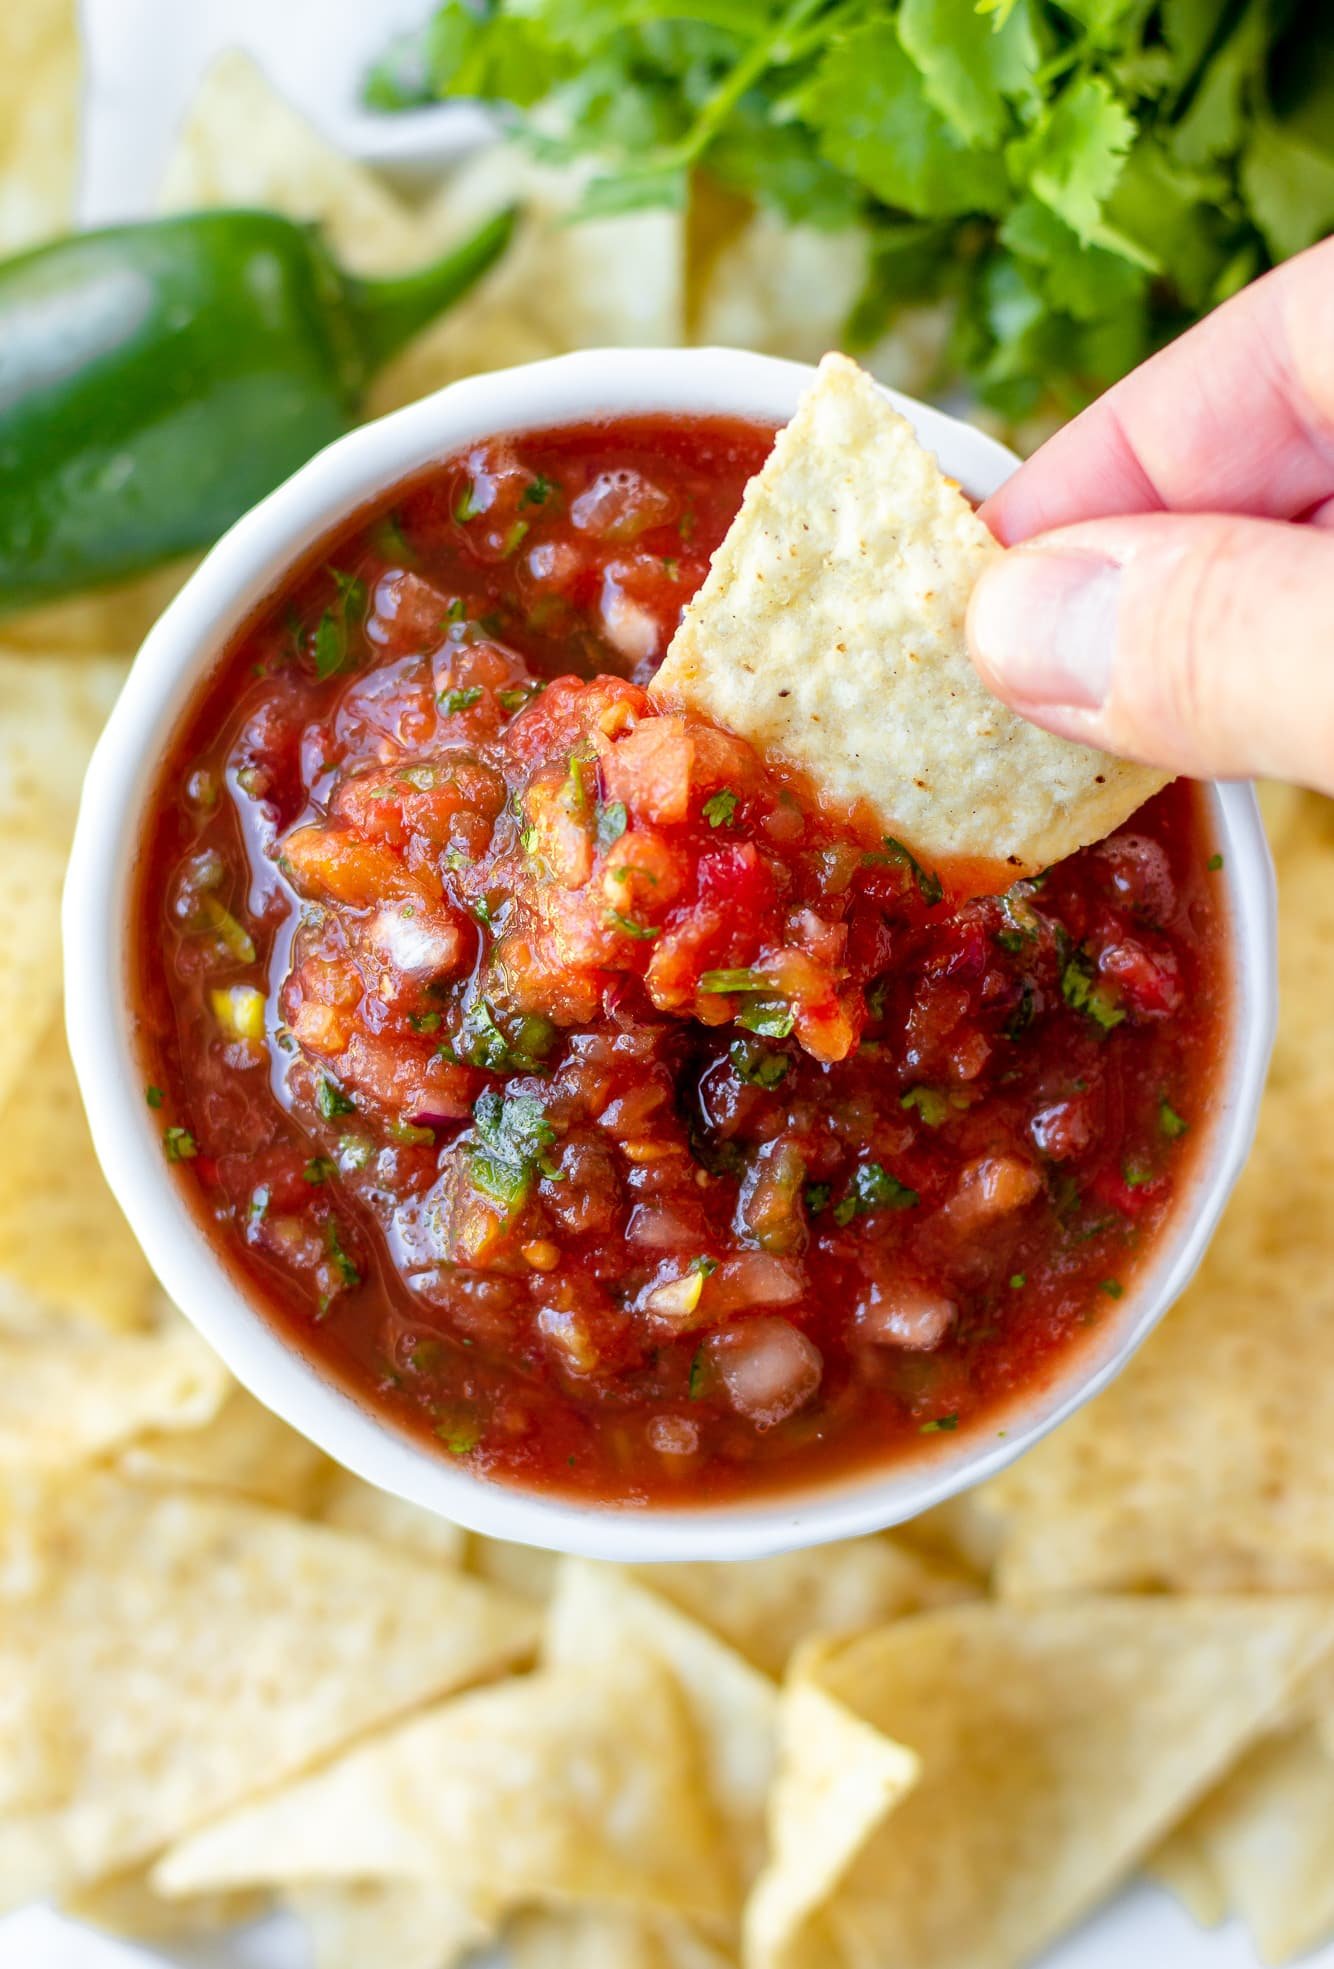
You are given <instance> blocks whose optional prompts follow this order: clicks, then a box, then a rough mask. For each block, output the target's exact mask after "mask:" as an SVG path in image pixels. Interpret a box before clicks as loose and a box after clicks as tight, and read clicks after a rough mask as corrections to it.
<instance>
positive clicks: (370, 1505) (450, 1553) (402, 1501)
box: [318, 1470, 506, 1586]
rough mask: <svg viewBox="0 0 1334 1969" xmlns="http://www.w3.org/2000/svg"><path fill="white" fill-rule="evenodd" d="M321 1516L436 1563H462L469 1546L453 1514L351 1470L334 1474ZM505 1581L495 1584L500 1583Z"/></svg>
mask: <svg viewBox="0 0 1334 1969" xmlns="http://www.w3.org/2000/svg"><path fill="white" fill-rule="evenodd" d="M318 1515H319V1517H320V1519H321V1520H322V1522H323V1523H324V1524H326V1525H337V1526H338V1528H339V1529H340V1531H355V1532H359V1533H360V1535H361V1536H362V1537H363V1538H369V1539H373V1540H374V1542H375V1543H376V1544H377V1545H392V1546H399V1547H401V1548H402V1550H403V1551H405V1552H413V1553H415V1554H416V1556H417V1557H418V1558H419V1559H430V1560H432V1561H434V1563H435V1564H437V1565H446V1566H458V1565H462V1563H463V1557H464V1553H465V1551H466V1549H467V1542H468V1541H467V1533H466V1532H463V1531H461V1530H460V1529H459V1527H458V1526H457V1525H455V1524H451V1523H450V1521H449V1519H448V1518H442V1517H441V1516H440V1515H439V1514H438V1512H435V1511H426V1510H423V1508H422V1506H421V1505H420V1504H409V1503H408V1501H407V1499H406V1498H403V1497H393V1496H391V1495H390V1493H389V1492H388V1491H386V1490H377V1489H376V1488H375V1486H374V1484H368V1483H363V1482H362V1480H361V1478H360V1477H354V1476H353V1475H352V1472H351V1471H350V1470H333V1471H331V1472H330V1473H329V1477H328V1481H327V1484H326V1486H325V1488H324V1490H323V1492H322V1494H321V1497H320V1506H319V1513H318ZM505 1583H506V1582H505V1581H504V1580H498V1581H497V1582H496V1584H497V1585H501V1586H503V1585H505Z"/></svg>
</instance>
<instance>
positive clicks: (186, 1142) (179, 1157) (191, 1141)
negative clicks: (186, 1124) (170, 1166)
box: [162, 1127, 199, 1162]
mask: <svg viewBox="0 0 1334 1969" xmlns="http://www.w3.org/2000/svg"><path fill="white" fill-rule="evenodd" d="M162 1147H163V1149H164V1150H165V1152H166V1157H167V1161H168V1162H189V1161H190V1160H191V1159H192V1158H193V1157H194V1156H197V1155H198V1154H199V1148H198V1145H197V1143H196V1141H195V1138H194V1136H193V1135H192V1134H191V1133H190V1131H189V1129H188V1128H176V1127H172V1128H164V1129H163V1131H162Z"/></svg>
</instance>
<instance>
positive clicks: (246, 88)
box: [158, 48, 431, 273]
mask: <svg viewBox="0 0 1334 1969" xmlns="http://www.w3.org/2000/svg"><path fill="white" fill-rule="evenodd" d="M158 205H159V208H160V210H162V211H163V212H193V211H198V210H200V209H201V208H202V207H206V206H214V205H236V206H264V207H267V208H268V209H269V210H270V211H274V212H282V213H285V214H286V215H287V217H288V218H292V219H309V220H311V221H313V222H314V223H315V224H317V225H318V226H320V227H321V229H322V230H323V233H324V236H325V238H326V240H327V241H328V243H329V245H330V247H331V248H332V249H333V251H334V253H335V254H336V255H337V257H338V259H339V260H340V262H341V263H342V264H343V265H344V266H347V267H350V268H353V269H354V270H355V271H356V272H358V273H393V272H396V271H397V270H399V269H401V268H404V267H410V266H413V265H415V264H416V263H417V262H419V261H423V260H426V259H427V258H428V257H429V255H430V251H431V248H430V246H429V244H428V242H427V241H426V240H424V239H423V237H422V232H421V228H420V226H419V224H418V222H417V220H416V219H415V217H414V216H413V214H412V213H411V212H410V211H409V210H408V208H407V207H406V206H405V205H403V204H402V203H401V202H400V201H399V200H398V199H397V198H395V197H394V195H393V193H392V192H390V191H388V190H387V189H386V188H385V186H384V185H383V184H382V183H381V182H380V180H379V179H378V178H376V177H375V176H373V174H372V173H371V172H369V171H367V170H366V169H365V167H364V166H363V165H360V164H357V163H355V162H354V161H353V159H352V158H350V157H347V156H345V155H344V153H343V152H342V151H339V150H335V149H334V147H333V145H332V144H329V143H327V142H326V141H325V139H324V138H323V137H322V136H321V135H320V134H319V132H318V131H317V130H315V129H314V128H313V127H312V126H311V124H309V123H307V121H306V119H305V118H304V117H303V116H302V115H301V114H300V113H299V112H298V111H297V110H295V109H293V108H292V106H291V104H290V103H288V102H287V101H286V99H285V98H284V97H282V96H280V95H279V94H278V92H277V90H276V89H274V88H273V87H272V85H271V84H270V83H269V82H268V81H267V80H266V79H265V77H264V75H263V73H262V72H261V70H260V69H258V68H257V67H256V66H255V64H254V62H252V61H251V59H250V57H249V56H248V55H244V54H242V53H241V52H240V50H239V49H236V48H233V49H230V50H228V52H227V53H225V54H222V55H219V56H218V58H217V60H216V61H215V62H214V63H213V64H212V66H211V67H210V69H209V71H208V74H207V75H206V76H205V77H204V80H203V82H202V83H201V85H200V88H199V93H198V94H197V95H196V96H195V99H194V101H193V102H192V103H191V105H190V109H189V111H188V113H187V115H186V118H185V121H184V123H183V124H182V126H181V129H180V131H179V133H178V135H177V138H176V144H175V148H174V149H173V151H172V154H171V157H170V158H169V160H168V163H167V168H166V172H165V174H164V176H163V180H162V184H161V187H160V188H159V192H158Z"/></svg>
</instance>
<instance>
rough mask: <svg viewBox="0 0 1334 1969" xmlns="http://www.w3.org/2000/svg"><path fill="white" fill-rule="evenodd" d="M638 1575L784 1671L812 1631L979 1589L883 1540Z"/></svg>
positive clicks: (869, 1623) (760, 1661)
mask: <svg viewBox="0 0 1334 1969" xmlns="http://www.w3.org/2000/svg"><path fill="white" fill-rule="evenodd" d="M639 1577H640V1579H641V1580H642V1582H643V1584H644V1585H645V1586H647V1587H649V1588H650V1590H651V1591H652V1592H654V1593H655V1594H660V1595H661V1596H662V1598H663V1599H666V1600H670V1601H672V1603H673V1604H674V1605H675V1606H678V1607H680V1608H681V1609H682V1611H683V1612H685V1613H688V1614H690V1615H691V1616H692V1617H693V1618H694V1619H695V1620H698V1621H702V1622H703V1624H704V1625H705V1626H706V1627H711V1628H712V1629H713V1630H714V1632H715V1633H717V1634H721V1635H722V1637H723V1639H724V1640H726V1641H730V1642H731V1644H732V1646H733V1647H734V1648H736V1649H738V1650H739V1651H740V1652H741V1653H742V1654H743V1655H745V1656H746V1658H747V1660H748V1661H751V1662H753V1663H754V1664H755V1666H756V1667H757V1668H762V1669H763V1670H764V1671H765V1673H766V1674H768V1675H781V1674H782V1672H783V1669H784V1667H785V1666H786V1663H787V1659H788V1656H789V1655H790V1654H791V1653H792V1651H793V1649H794V1648H795V1647H797V1645H798V1644H799V1643H800V1642H802V1641H804V1640H806V1638H807V1637H808V1636H809V1635H812V1634H831V1633H836V1632H838V1631H840V1630H842V1631H849V1632H850V1631H852V1630H853V1629H856V1628H861V1627H878V1626H879V1625H880V1624H881V1622H882V1621H886V1620H892V1619H894V1618H895V1616H896V1615H898V1614H903V1613H917V1612H918V1611H919V1610H920V1609H921V1608H923V1607H937V1606H944V1605H946V1604H947V1603H948V1602H949V1601H951V1600H961V1599H966V1598H968V1597H969V1596H970V1594H971V1593H972V1592H973V1591H975V1588H973V1587H972V1585H971V1583H970V1582H969V1581H968V1580H967V1579H966V1578H965V1577H964V1576H963V1574H962V1573H959V1572H956V1571H955V1570H954V1569H953V1568H951V1567H949V1566H948V1565H945V1564H941V1563H938V1562H936V1561H934V1560H932V1559H930V1558H927V1557H924V1556H919V1554H918V1553H916V1552H913V1551H910V1550H909V1549H908V1547H907V1546H905V1545H902V1544H900V1543H899V1542H898V1541H897V1540H895V1539H892V1538H886V1537H873V1538H849V1539H844V1540H843V1541H841V1542H840V1543H837V1544H833V1545H819V1546H815V1547H812V1548H810V1549H808V1550H806V1551H804V1552H781V1553H778V1554H777V1555H776V1556H775V1557H773V1558H770V1559H742V1560H740V1561H738V1562H736V1563H734V1564H731V1565H726V1564H719V1563H717V1562H714V1561H710V1560H707V1559H706V1560H698V1561H693V1562H691V1561H687V1562H684V1563H681V1564H676V1565H666V1566H645V1567H643V1568H642V1569H641V1571H640V1573H639Z"/></svg>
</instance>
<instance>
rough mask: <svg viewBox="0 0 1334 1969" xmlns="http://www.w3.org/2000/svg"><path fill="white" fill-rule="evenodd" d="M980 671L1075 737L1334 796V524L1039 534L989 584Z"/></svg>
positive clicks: (1165, 524) (984, 591)
mask: <svg viewBox="0 0 1334 1969" xmlns="http://www.w3.org/2000/svg"><path fill="white" fill-rule="evenodd" d="M968 638H969V643H970V645H971V649H972V655H973V661H974V662H975V664H976V665H977V668H978V670H979V672H980V674H981V676H982V679H983V681H984V682H985V683H986V684H988V685H989V686H990V688H991V689H992V690H993V691H995V693H996V694H997V696H998V697H1002V698H1004V699H1005V701H1006V703H1008V704H1010V705H1012V706H1013V707H1014V709H1015V710H1016V711H1018V712H1020V713H1021V714H1022V715H1023V716H1024V717H1026V718H1030V719H1032V721H1033V722H1034V723H1035V724H1039V725H1045V726H1046V727H1047V729H1048V730H1049V731H1054V732H1059V733H1060V734H1061V735H1062V736H1064V737H1066V738H1073V739H1078V740H1080V741H1082V742H1083V743H1084V744H1087V745H1097V746H1100V747H1102V749H1103V750H1104V751H1108V752H1116V753H1121V754H1124V755H1127V756H1129V757H1130V758H1135V759H1144V760H1147V761H1149V762H1150V763H1151V764H1153V765H1158V766H1163V767H1166V768H1168V769H1169V770H1170V771H1173V772H1179V773H1189V774H1191V775H1192V776H1193V777H1194V778H1197V779H1231V778H1249V777H1252V776H1258V775H1264V776H1265V777H1271V778H1278V779H1292V780H1298V781H1300V782H1302V783H1303V784H1305V785H1308V786H1314V787H1318V788H1320V789H1321V790H1322V791H1324V792H1326V793H1330V792H1334V533H1331V532H1329V531H1327V530H1325V529H1323V528H1319V527H1312V526H1293V525H1286V524H1283V523H1280V522H1277V521H1273V520H1252V519H1234V518H1229V517H1225V516H1219V515H1213V514H1166V513H1161V514H1146V515H1144V516H1142V517H1137V518H1132V519H1120V520H1097V521H1090V522H1086V523H1084V524H1081V525H1079V526H1069V527H1063V528H1061V529H1060V530H1059V531H1058V532H1055V533H1047V534H1041V535H1039V536H1038V537H1037V538H1035V539H1033V540H1029V541H1026V542H1025V543H1024V544H1023V545H1022V546H1020V547H1015V548H1012V549H1011V550H1010V551H1009V552H1008V553H1006V554H1004V555H1001V556H999V557H998V558H997V559H996V560H995V561H994V562H993V563H992V565H991V566H990V567H989V568H988V569H987V571H986V573H985V574H984V575H983V577H982V579H981V580H980V581H979V582H978V584H977V588H976V590H975V592H974V594H973V599H972V603H971V605H970V608H969V611H968Z"/></svg>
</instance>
